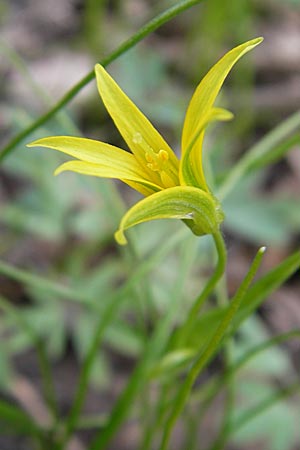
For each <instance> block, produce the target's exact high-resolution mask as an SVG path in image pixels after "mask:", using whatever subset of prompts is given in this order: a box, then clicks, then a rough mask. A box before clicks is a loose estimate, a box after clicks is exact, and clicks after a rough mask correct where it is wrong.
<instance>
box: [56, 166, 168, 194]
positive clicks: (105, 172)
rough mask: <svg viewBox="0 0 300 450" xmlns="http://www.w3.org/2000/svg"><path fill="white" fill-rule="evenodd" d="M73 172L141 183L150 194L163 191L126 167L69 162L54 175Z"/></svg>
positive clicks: (136, 187)
mask: <svg viewBox="0 0 300 450" xmlns="http://www.w3.org/2000/svg"><path fill="white" fill-rule="evenodd" d="M65 171H71V172H77V173H82V174H84V175H91V176H95V177H102V178H116V179H119V180H122V181H124V182H127V181H134V182H135V183H139V184H141V185H142V186H145V187H146V189H147V191H149V190H150V192H149V193H154V192H158V191H160V190H161V187H160V186H157V185H155V184H153V183H151V182H150V181H147V180H145V179H143V178H141V177H139V176H138V175H136V174H135V173H134V171H133V170H130V169H128V168H125V167H121V166H119V167H114V166H106V165H102V164H93V163H89V162H84V161H68V162H66V163H64V164H62V165H61V166H59V167H58V168H57V169H56V170H55V172H54V174H55V175H58V174H59V173H61V172H65ZM135 189H136V190H138V191H143V192H141V193H143V194H144V190H142V189H141V190H140V189H139V186H138V185H135ZM148 195H149V194H148Z"/></svg>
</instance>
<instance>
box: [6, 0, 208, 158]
mask: <svg viewBox="0 0 300 450" xmlns="http://www.w3.org/2000/svg"><path fill="white" fill-rule="evenodd" d="M201 1H202V0H183V1H180V2H178V3H177V4H176V5H175V6H172V7H171V8H169V9H167V10H166V11H164V12H163V13H161V14H159V15H158V16H156V17H155V18H154V19H152V20H150V21H149V22H148V23H146V24H145V25H144V26H143V27H141V28H140V29H139V31H137V32H136V33H135V34H134V35H133V36H131V37H130V38H129V39H127V40H126V41H125V42H123V44H121V45H120V46H119V47H118V48H117V49H116V50H114V51H113V52H112V53H110V55H108V56H107V57H105V58H103V59H102V60H101V61H100V64H101V65H102V66H104V67H105V66H107V65H108V64H109V63H111V62H112V61H114V60H115V59H117V58H118V57H119V56H120V55H122V54H123V53H125V52H126V51H127V50H129V49H130V48H132V47H134V45H135V44H137V43H138V42H139V41H141V40H142V39H144V37H146V36H147V35H148V34H150V33H152V32H153V31H155V30H156V29H157V28H159V27H161V26H162V25H163V24H164V23H166V22H168V21H169V20H171V19H173V18H174V17H176V16H177V15H178V14H180V13H181V12H183V11H185V10H186V9H188V8H191V7H192V6H194V5H196V4H197V3H200V2H201ZM94 76H95V75H94V70H91V71H90V72H89V73H88V74H86V75H85V76H84V77H83V78H82V79H81V80H80V81H79V82H78V83H76V84H75V85H74V86H73V87H72V88H71V89H70V90H69V91H68V92H67V93H66V94H65V95H64V96H63V97H62V98H61V99H60V100H59V101H58V102H57V103H56V104H55V105H54V106H53V107H52V108H51V109H49V111H47V112H46V113H45V114H44V115H42V116H40V117H39V118H38V119H37V120H36V121H35V122H33V123H32V124H31V125H29V127H27V128H25V129H24V130H22V131H21V132H20V133H19V134H17V135H16V136H15V137H14V138H13V139H12V140H11V141H10V142H9V143H8V144H7V145H6V146H5V147H4V148H3V150H2V152H1V153H0V162H1V161H2V160H3V159H4V158H5V157H6V156H7V155H9V154H10V153H11V152H12V151H13V149H14V148H15V147H16V146H17V145H18V144H19V143H20V142H21V141H22V140H23V139H24V138H26V137H27V136H29V135H30V134H31V133H33V132H34V131H35V130H37V129H38V128H39V127H40V126H41V125H43V124H44V123H46V122H47V121H48V120H49V119H51V117H53V116H54V115H55V114H56V113H57V112H58V111H59V110H60V109H62V107H63V106H65V105H66V104H67V103H69V102H70V100H72V98H74V97H75V95H76V94H77V93H78V92H79V91H80V90H81V89H82V88H83V87H84V86H86V85H87V84H88V83H89V82H90V81H92V80H93V78H94Z"/></svg>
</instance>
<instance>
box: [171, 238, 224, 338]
mask: <svg viewBox="0 0 300 450" xmlns="http://www.w3.org/2000/svg"><path fill="white" fill-rule="evenodd" d="M212 236H213V239H214V243H215V246H216V250H217V255H218V261H217V265H216V267H215V270H214V272H213V274H212V275H211V277H210V278H209V280H208V281H207V283H206V285H205V287H204V289H203V290H202V292H201V294H200V295H199V296H198V297H197V298H196V300H195V302H194V303H193V306H192V308H191V309H190V311H189V314H188V317H187V319H186V320H185V322H184V325H183V327H182V328H181V329H179V330H178V334H177V336H176V337H175V341H174V342H175V346H176V347H177V346H179V345H180V343H181V342H184V341H185V339H186V337H187V335H188V334H189V333H190V332H191V330H192V329H193V326H194V324H195V322H196V320H197V317H198V314H199V312H200V309H201V308H202V306H203V304H204V302H205V300H206V299H207V298H208V296H209V295H210V294H211V293H212V291H213V290H214V288H215V286H216V284H217V283H218V281H219V280H220V278H221V277H222V275H223V274H224V272H225V268H226V261H227V253H226V247H225V243H224V239H223V236H222V234H221V232H220V231H218V232H216V233H214V234H213V235H212Z"/></svg>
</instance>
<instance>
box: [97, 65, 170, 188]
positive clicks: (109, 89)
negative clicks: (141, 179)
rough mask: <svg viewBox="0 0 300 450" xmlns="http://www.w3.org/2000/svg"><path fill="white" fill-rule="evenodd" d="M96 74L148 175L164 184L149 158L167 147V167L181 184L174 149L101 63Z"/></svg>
mask: <svg viewBox="0 0 300 450" xmlns="http://www.w3.org/2000/svg"><path fill="white" fill-rule="evenodd" d="M95 73H96V78H97V86H98V90H99V94H100V96H101V98H102V100H103V103H104V105H105V107H106V109H107V111H108V112H109V114H110V116H111V117H112V119H113V121H114V123H115V125H116V127H117V128H118V130H119V131H120V133H121V135H122V136H123V138H124V140H125V141H126V143H127V145H128V147H129V148H130V149H131V151H132V153H133V154H134V155H135V156H136V158H137V160H138V162H139V163H140V164H141V165H142V166H143V167H145V170H146V171H147V173H148V176H149V177H151V179H152V180H153V181H154V182H155V183H158V184H161V179H160V177H159V174H158V173H157V172H154V171H153V170H151V169H150V168H149V165H148V166H147V159H146V158H147V155H150V156H151V154H152V152H154V153H158V152H159V151H160V150H164V151H166V152H167V154H168V164H167V166H166V167H167V168H166V169H165V170H166V171H167V172H168V174H169V175H170V176H171V178H172V179H173V181H174V184H175V185H176V184H178V159H177V157H176V155H175V153H174V152H173V150H172V149H171V148H170V147H169V145H168V144H167V143H166V141H165V140H164V139H163V137H162V136H161V135H160V134H159V132H158V131H157V130H156V129H155V128H154V127H153V125H152V124H151V122H150V121H149V120H148V119H147V117H145V116H144V114H143V113H142V112H141V111H140V110H139V109H138V108H137V106H136V105H135V104H134V103H133V102H132V101H131V100H130V99H129V98H128V97H127V95H126V94H125V93H124V92H123V91H122V89H121V88H120V87H119V86H118V85H117V83H116V82H115V81H114V80H113V79H112V77H111V76H110V75H109V74H108V73H107V72H106V70H105V69H104V68H103V67H102V66H101V65H100V64H97V65H96V66H95Z"/></svg>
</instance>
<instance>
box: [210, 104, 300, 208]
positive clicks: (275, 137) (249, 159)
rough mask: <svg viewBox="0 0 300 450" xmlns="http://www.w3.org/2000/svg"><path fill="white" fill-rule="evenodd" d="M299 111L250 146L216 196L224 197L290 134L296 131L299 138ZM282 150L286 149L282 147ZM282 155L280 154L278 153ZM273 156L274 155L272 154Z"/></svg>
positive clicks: (262, 162)
mask: <svg viewBox="0 0 300 450" xmlns="http://www.w3.org/2000/svg"><path fill="white" fill-rule="evenodd" d="M299 127H300V111H297V112H296V113H294V114H292V115H291V116H290V117H288V118H287V119H286V120H284V121H283V122H281V123H280V124H279V125H278V126H277V127H276V128H274V129H273V130H272V131H270V132H269V133H268V134H267V135H266V136H264V137H263V138H262V139H261V140H260V141H259V142H258V143H257V144H255V145H254V146H253V147H252V148H250V149H249V150H248V151H247V153H245V155H244V156H243V157H242V158H241V159H240V160H239V161H238V162H237V163H236V164H235V166H234V167H233V168H232V169H231V171H230V173H229V175H228V177H227V178H226V179H225V181H224V183H223V184H222V185H221V187H220V188H219V190H218V193H217V197H218V198H219V199H221V200H222V199H224V198H225V197H226V196H228V194H229V193H230V192H231V191H232V189H233V188H234V186H235V185H236V184H237V183H238V181H239V180H240V179H241V178H242V177H243V176H244V175H246V174H247V173H248V172H249V171H250V170H251V169H252V168H253V167H255V166H257V165H259V164H260V165H264V161H265V160H268V161H270V160H271V156H270V153H271V152H273V150H274V148H276V147H277V146H279V145H280V144H282V143H283V142H284V141H285V140H286V139H288V138H289V137H290V135H291V134H294V133H297V136H296V139H297V140H299ZM292 142H293V141H292ZM282 148H283V151H284V150H287V149H286V147H282ZM280 156H282V154H281V155H280ZM273 158H274V155H273Z"/></svg>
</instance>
